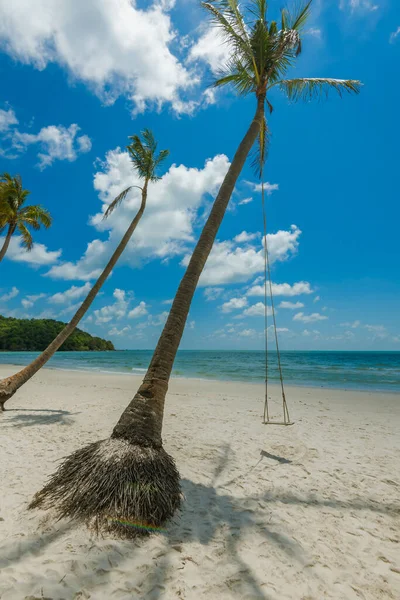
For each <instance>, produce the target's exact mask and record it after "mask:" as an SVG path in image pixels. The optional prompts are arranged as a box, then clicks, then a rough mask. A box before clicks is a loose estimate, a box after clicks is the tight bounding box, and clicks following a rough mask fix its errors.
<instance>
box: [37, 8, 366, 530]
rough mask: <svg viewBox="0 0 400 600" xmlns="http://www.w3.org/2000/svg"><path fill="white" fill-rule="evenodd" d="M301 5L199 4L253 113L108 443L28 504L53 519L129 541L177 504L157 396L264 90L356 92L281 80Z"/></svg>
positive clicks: (260, 120)
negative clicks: (275, 14)
mask: <svg viewBox="0 0 400 600" xmlns="http://www.w3.org/2000/svg"><path fill="white" fill-rule="evenodd" d="M310 4H311V3H310V2H308V3H307V4H306V5H305V6H304V7H303V8H300V10H298V11H296V13H295V14H294V15H291V14H290V13H289V11H287V10H283V11H282V12H281V23H280V27H279V28H278V25H277V23H276V22H274V21H272V22H271V23H268V21H267V16H266V11H267V5H266V2H265V0H252V4H251V8H250V10H249V11H247V12H246V14H245V15H243V14H242V13H241V12H240V10H239V5H238V0H216V1H214V2H212V3H210V2H205V3H203V6H204V7H205V9H206V10H207V11H208V12H209V13H211V16H212V19H213V21H214V23H215V24H216V25H218V27H220V29H221V31H222V33H223V34H224V36H225V38H226V42H227V43H228V44H229V47H230V48H231V50H232V58H231V59H230V61H229V62H228V64H227V66H226V70H225V72H224V73H223V74H222V75H221V77H220V78H219V79H218V81H217V82H216V83H215V85H216V86H217V87H218V86H222V85H227V84H232V85H233V86H234V88H235V89H236V90H237V92H238V93H239V94H242V95H246V94H254V95H255V98H256V111H255V114H254V117H253V119H252V121H251V124H250V126H249V129H248V130H247V132H246V134H245V136H244V137H243V139H242V141H241V142H240V144H239V147H238V149H237V151H236V154H235V156H234V158H233V160H232V163H231V165H230V167H229V170H228V172H227V174H226V176H225V179H224V181H223V183H222V185H221V188H220V190H219V193H218V195H217V197H216V199H215V202H214V205H213V207H212V209H211V212H210V215H209V217H208V219H207V221H206V224H205V225H204V228H203V231H202V233H201V235H200V238H199V241H198V242H197V245H196V247H195V249H194V251H193V254H192V256H191V259H190V262H189V265H188V267H187V269H186V272H185V274H184V276H183V278H182V281H181V283H180V285H179V288H178V291H177V293H176V295H175V299H174V301H173V304H172V307H171V310H170V313H169V316H168V319H167V321H166V324H165V326H164V329H163V331H162V334H161V336H160V338H159V341H158V344H157V347H156V349H155V351H154V354H153V357H152V359H151V362H150V365H149V368H148V370H147V373H146V375H145V377H144V380H143V383H142V384H141V386H140V387H139V390H138V391H137V393H136V395H135V396H134V398H133V400H132V401H131V403H130V404H129V405H128V407H127V408H126V410H125V411H124V412H123V414H122V416H121V418H120V419H119V421H118V423H117V425H116V426H115V427H114V430H113V432H112V434H111V437H110V438H109V439H107V440H102V441H99V442H95V443H93V444H90V445H88V446H86V447H84V448H82V449H80V450H78V451H76V452H75V453H74V454H72V455H71V456H70V457H68V458H67V459H66V460H65V461H64V462H63V463H62V464H61V466H60V467H59V469H58V470H57V471H56V472H55V473H54V475H53V476H52V477H51V478H50V480H49V482H48V483H47V485H46V486H45V487H44V488H43V489H42V490H41V491H40V492H38V493H37V494H36V496H35V498H34V499H33V501H32V503H31V507H32V508H33V507H37V506H41V507H47V508H50V507H51V508H55V510H56V512H57V513H58V515H59V516H60V517H72V518H75V519H78V520H79V519H80V520H83V521H86V522H89V523H90V522H93V521H94V522H95V523H96V527H97V528H101V527H103V528H105V529H106V530H107V529H110V528H111V529H112V530H114V531H116V532H117V533H119V534H120V535H122V536H130V535H132V534H133V533H135V532H136V528H137V527H141V528H143V527H144V528H145V527H150V528H154V527H157V526H159V525H160V524H162V523H163V522H164V521H165V520H167V519H168V518H170V517H171V516H172V515H173V513H174V511H175V510H176V509H177V508H178V507H179V505H180V502H181V495H180V483H179V473H178V472H177V469H176V467H175V463H174V461H173V459H172V458H171V457H170V456H169V455H168V454H167V453H166V452H165V450H164V449H163V446H162V438H161V430H162V421H163V412H164V403H165V396H166V393H167V390H168V383H169V379H170V375H171V370H172V366H173V363H174V360H175V356H176V353H177V350H178V347H179V344H180V340H181V337H182V334H183V331H184V328H185V323H186V320H187V317H188V314H189V310H190V305H191V302H192V298H193V295H194V292H195V290H196V286H197V283H198V281H199V277H200V275H201V273H202V271H203V268H204V265H205V263H206V260H207V258H208V256H209V254H210V252H211V249H212V246H213V243H214V240H215V238H216V235H217V232H218V229H219V227H220V225H221V222H222V220H223V217H224V214H225V211H226V208H227V206H228V203H229V200H230V197H231V194H232V191H233V189H234V187H235V184H236V182H237V179H238V177H239V175H240V173H241V171H242V168H243V165H244V163H245V161H246V158H247V156H248V154H249V152H250V150H251V148H252V146H253V144H254V142H255V141H256V139H257V137H258V139H259V146H260V151H261V155H262V156H261V159H263V158H264V156H265V146H266V121H265V104H267V106H268V107H271V105H270V102H269V99H268V98H267V94H268V92H269V91H270V90H271V89H272V88H273V87H280V89H281V90H282V91H283V92H284V93H286V94H287V95H288V97H289V98H290V99H293V100H296V99H297V98H309V97H311V96H314V95H316V94H317V93H320V92H322V93H325V92H326V91H328V90H329V89H333V90H336V91H337V92H339V94H341V93H342V92H343V91H348V92H355V93H357V92H358V90H359V86H360V83H359V82H358V81H343V80H336V79H335V80H333V79H304V78H302V79H291V80H288V79H285V78H284V77H285V75H286V72H287V71H288V69H289V68H290V67H291V66H292V65H293V64H294V62H295V59H296V56H297V55H298V54H299V52H300V50H301V30H302V29H303V27H304V25H305V23H306V20H307V17H308V15H309V11H310ZM245 16H246V18H247V17H248V19H247V21H246V20H245ZM258 164H260V163H258ZM140 530H141V529H139V531H140Z"/></svg>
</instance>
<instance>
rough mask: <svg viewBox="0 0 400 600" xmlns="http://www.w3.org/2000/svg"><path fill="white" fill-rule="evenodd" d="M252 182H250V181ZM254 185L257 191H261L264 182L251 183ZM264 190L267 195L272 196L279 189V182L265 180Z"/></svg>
mask: <svg viewBox="0 0 400 600" xmlns="http://www.w3.org/2000/svg"><path fill="white" fill-rule="evenodd" d="M249 183H250V182H249ZM250 185H252V186H253V189H254V191H255V192H261V189H262V184H261V183H250ZM264 190H265V193H266V194H267V196H271V194H272V192H277V191H278V190H279V184H278V183H269V181H265V182H264Z"/></svg>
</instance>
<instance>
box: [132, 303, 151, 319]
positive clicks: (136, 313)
mask: <svg viewBox="0 0 400 600" xmlns="http://www.w3.org/2000/svg"><path fill="white" fill-rule="evenodd" d="M147 312H148V311H147V308H146V302H143V301H142V302H140V303H139V304H138V305H137V306H135V308H133V309H132V310H131V311H129V313H128V317H129V319H139V318H140V317H144V316H145V315H147Z"/></svg>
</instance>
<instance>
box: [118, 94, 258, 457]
mask: <svg viewBox="0 0 400 600" xmlns="http://www.w3.org/2000/svg"><path fill="white" fill-rule="evenodd" d="M264 102H265V95H260V96H259V97H258V99H257V110H256V113H255V115H254V118H253V121H252V123H251V125H250V127H249V129H248V131H247V133H246V135H245V136H244V138H243V139H242V141H241V143H240V145H239V147H238V149H237V151H236V154H235V156H234V158H233V160H232V163H231V166H230V167H229V170H228V172H227V174H226V176H225V179H224V181H223V183H222V185H221V188H220V190H219V193H218V196H217V198H216V199H215V202H214V205H213V207H212V210H211V212H210V215H209V217H208V219H207V222H206V224H205V225H204V228H203V231H202V233H201V235H200V238H199V241H198V242H197V245H196V247H195V249H194V251H193V254H192V257H191V259H190V262H189V265H188V267H187V269H186V272H185V274H184V276H183V278H182V281H181V283H180V285H179V288H178V291H177V293H176V295H175V299H174V301H173V304H172V307H171V310H170V313H169V316H168V319H167V322H166V324H165V326H164V329H163V331H162V334H161V336H160V339H159V341H158V344H157V347H156V349H155V351H154V354H153V357H152V359H151V362H150V366H149V368H148V370H147V373H146V375H145V377H144V380H143V383H142V385H141V386H140V388H139V390H138V391H137V393H136V395H135V396H134V398H133V400H132V401H131V402H130V404H129V405H128V407H127V408H126V410H125V411H124V412H123V414H122V415H121V418H120V419H119V421H118V423H117V425H116V426H115V428H114V430H113V433H112V436H111V437H112V438H123V439H126V440H128V441H129V442H131V443H133V444H137V445H139V446H151V447H154V448H160V447H161V446H162V439H161V430H162V421H163V414H164V403H165V396H166V393H167V390H168V382H169V378H170V375H171V371H172V366H173V364H174V360H175V357H176V353H177V351H178V348H179V344H180V341H181V338H182V334H183V331H184V328H185V324H186V320H187V317H188V314H189V310H190V305H191V302H192V299H193V296H194V293H195V291H196V286H197V283H198V281H199V277H200V275H201V273H202V271H203V268H204V266H205V263H206V261H207V258H208V256H209V254H210V252H211V249H212V246H213V244H214V241H215V238H216V236H217V233H218V229H219V227H220V225H221V223H222V220H223V218H224V215H225V211H226V209H227V206H228V203H229V200H230V198H231V195H232V192H233V189H234V187H235V185H236V182H237V180H238V178H239V176H240V173H241V171H242V168H243V166H244V163H245V161H246V158H247V156H248V154H249V152H250V150H251V148H252V146H253V144H254V142H255V140H256V138H257V135H258V133H259V130H260V126H261V123H262V122H263V119H264Z"/></svg>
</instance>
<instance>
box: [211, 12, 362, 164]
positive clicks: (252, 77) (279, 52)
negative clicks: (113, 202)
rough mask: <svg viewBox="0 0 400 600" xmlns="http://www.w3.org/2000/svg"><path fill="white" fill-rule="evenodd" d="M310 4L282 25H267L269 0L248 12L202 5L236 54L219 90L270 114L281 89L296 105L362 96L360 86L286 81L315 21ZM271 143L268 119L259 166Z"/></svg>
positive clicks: (283, 17)
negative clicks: (332, 96)
mask: <svg viewBox="0 0 400 600" xmlns="http://www.w3.org/2000/svg"><path fill="white" fill-rule="evenodd" d="M311 3H312V0H310V1H308V2H306V4H304V5H303V6H301V7H300V8H298V9H297V10H296V11H295V12H293V13H291V12H290V11H289V10H288V9H286V8H285V9H282V10H281V16H280V23H279V25H278V22H277V21H268V20H267V11H268V3H267V0H250V2H249V5H248V6H247V8H246V9H245V11H242V10H241V9H240V8H239V3H238V0H211V1H209V2H202V5H203V7H204V8H205V9H206V10H207V11H208V12H209V13H210V15H211V20H212V22H213V24H214V25H216V26H217V27H218V29H219V31H220V32H221V33H222V36H223V39H224V42H225V43H226V44H227V45H228V46H229V48H230V50H231V56H230V58H229V60H228V61H227V64H226V65H225V66H224V68H222V69H221V72H220V73H219V76H218V79H217V80H216V81H215V82H214V87H221V86H224V85H233V87H234V88H235V90H236V92H237V93H238V94H240V95H247V94H255V95H256V96H257V98H258V99H259V100H261V101H264V100H265V102H266V103H267V106H268V108H269V111H270V112H272V110H273V106H272V104H271V103H270V101H269V99H268V93H269V92H270V90H272V89H273V88H274V87H279V88H280V89H281V91H282V92H284V93H285V94H286V96H287V97H288V98H289V100H292V101H296V100H298V99H305V100H308V99H311V98H313V97H314V96H317V95H319V94H327V93H328V92H329V91H330V90H336V91H337V92H338V93H339V95H342V94H343V92H349V93H351V92H353V93H356V94H357V93H358V92H359V90H360V86H361V83H360V82H359V81H357V80H352V79H350V80H344V79H331V78H304V77H303V78H295V79H286V78H285V76H286V74H287V72H288V70H289V69H290V68H291V67H293V66H294V64H295V61H296V58H297V56H298V55H299V54H300V52H301V49H302V40H301V34H302V32H303V31H304V26H305V24H306V22H307V20H308V17H309V15H310V9H311ZM266 139H267V126H266V122H265V119H264V120H263V122H262V123H260V132H259V149H260V160H259V161H258V164H259V165H262V163H263V160H264V158H265V149H266Z"/></svg>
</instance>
